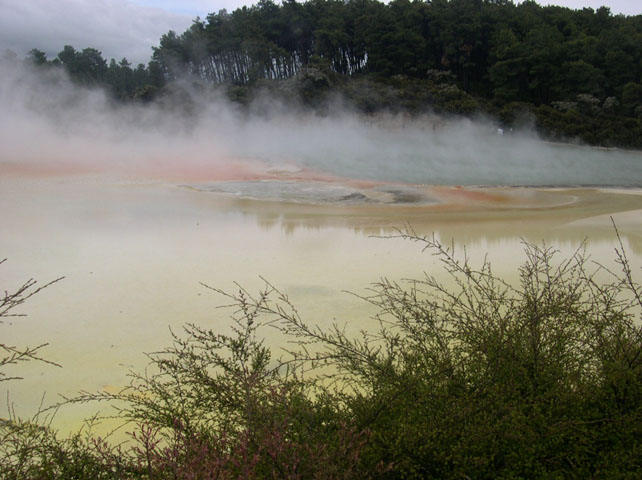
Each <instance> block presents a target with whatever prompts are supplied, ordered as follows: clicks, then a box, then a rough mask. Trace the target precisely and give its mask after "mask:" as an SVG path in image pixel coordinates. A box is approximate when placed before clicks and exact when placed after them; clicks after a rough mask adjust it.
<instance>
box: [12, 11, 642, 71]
mask: <svg viewBox="0 0 642 480" xmlns="http://www.w3.org/2000/svg"><path fill="white" fill-rule="evenodd" d="M257 1H258V0H245V1H244V0H0V52H1V51H2V50H4V49H11V50H13V51H14V52H16V53H17V54H18V55H19V56H20V57H22V56H24V55H26V53H27V52H28V51H29V50H31V49H32V48H38V49H40V50H44V51H45V52H47V54H48V56H49V58H52V57H54V56H55V55H56V54H57V53H58V52H59V51H60V50H62V48H63V46H64V45H73V46H74V47H76V48H78V49H82V48H86V47H93V48H96V49H98V50H100V51H101V52H102V53H103V56H104V57H105V58H108V59H109V58H116V59H117V60H120V59H121V58H122V57H127V59H129V61H130V62H132V63H134V64H136V63H139V62H142V63H147V61H148V60H149V58H150V56H151V53H152V50H151V47H152V46H153V45H158V41H159V39H160V37H161V35H163V34H164V33H167V32H168V31H169V30H175V31H176V32H179V33H181V32H183V31H185V29H186V28H187V27H189V25H190V24H191V22H192V20H193V19H194V18H195V17H196V16H200V17H205V16H206V15H207V14H208V13H210V12H217V11H219V10H220V9H222V8H226V9H227V10H228V11H232V10H234V9H235V8H237V7H239V6H242V5H251V4H253V3H256V2H257ZM540 3H541V4H547V3H554V4H557V5H563V6H567V7H570V8H582V7H584V6H588V7H592V8H598V7H599V6H601V5H603V4H604V5H606V6H609V7H610V8H611V11H612V12H613V13H614V14H618V13H623V14H626V15H639V14H642V1H640V0H566V1H565V0H554V1H550V0H540Z"/></svg>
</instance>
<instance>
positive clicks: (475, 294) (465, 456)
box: [1, 232, 642, 479]
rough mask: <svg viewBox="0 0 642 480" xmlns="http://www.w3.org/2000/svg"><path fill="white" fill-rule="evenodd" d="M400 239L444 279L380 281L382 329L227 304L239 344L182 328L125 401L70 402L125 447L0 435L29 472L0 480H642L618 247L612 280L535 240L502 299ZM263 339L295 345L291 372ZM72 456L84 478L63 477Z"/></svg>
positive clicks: (629, 287)
mask: <svg viewBox="0 0 642 480" xmlns="http://www.w3.org/2000/svg"><path fill="white" fill-rule="evenodd" d="M401 236H403V237H405V238H407V239H409V240H411V241H414V242H418V243H419V244H420V245H421V246H422V248H424V249H426V250H429V251H431V252H432V253H434V254H435V255H437V256H438V257H439V258H440V259H441V261H442V262H443V266H444V268H445V270H446V271H447V272H448V273H449V276H450V280H449V281H448V282H447V284H446V283H443V282H441V281H439V280H437V279H436V278H435V277H432V276H429V275H426V276H425V277H424V278H421V279H415V280H408V281H404V282H402V283H394V282H389V281H382V282H380V283H379V284H377V285H375V286H374V287H373V289H372V291H371V293H370V294H369V295H368V296H366V297H364V301H367V302H370V303H372V304H374V305H375V306H376V307H378V311H379V314H378V315H377V316H376V319H375V320H376V321H377V325H378V328H372V329H370V330H369V332H366V333H363V334H362V335H361V336H359V337H358V338H353V337H350V336H348V335H347V334H345V333H344V331H343V330H342V329H340V328H338V327H335V328H332V329H321V328H319V327H314V326H310V325H308V324H306V323H305V322H304V321H303V320H302V318H301V317H300V316H299V314H298V312H297V310H296V309H295V308H294V306H293V305H292V304H291V302H290V301H289V299H288V298H287V296H286V295H284V294H283V293H281V292H279V291H278V290H277V289H276V288H274V287H273V286H272V285H270V284H268V283H266V285H265V289H264V290H263V291H261V292H259V294H258V295H256V296H252V295H250V294H249V293H248V292H247V291H245V290H244V289H242V288H240V289H239V291H238V292H237V293H226V292H221V291H219V293H222V294H223V295H225V296H226V297H228V298H229V299H230V300H231V303H232V304H233V308H234V313H233V319H234V323H233V325H234V331H233V333H232V334H231V335H222V334H220V333H217V332H215V331H212V330H207V329H203V328H201V327H197V326H194V325H190V326H187V327H186V329H185V333H184V335H180V336H179V335H175V336H174V341H173V344H172V346H171V347H169V348H167V349H166V350H165V351H163V352H160V353H157V354H152V355H150V359H151V365H150V370H149V371H148V372H147V373H145V374H142V375H136V376H134V377H133V378H132V383H131V386H130V387H129V388H128V389H126V390H124V391H123V392H121V393H119V394H116V395H112V394H104V393H100V394H89V393H87V394H83V395H81V396H80V397H78V398H76V399H74V400H73V401H76V402H79V401H106V402H109V403H110V404H111V405H113V406H115V407H116V408H118V409H119V414H120V415H121V416H122V418H123V419H126V420H129V421H131V422H132V425H133V427H132V428H133V429H134V431H135V432H136V433H134V434H133V437H132V438H133V442H132V444H131V445H130V446H125V445H123V446H121V447H113V446H109V445H108V444H106V443H104V442H101V441H100V440H96V439H92V438H90V437H87V438H86V439H84V440H83V439H82V438H81V437H80V436H77V437H73V438H72V439H71V440H66V441H60V440H57V439H55V437H54V436H53V434H51V433H50V432H49V431H47V430H42V429H29V428H26V427H25V428H23V429H22V430H20V429H17V428H16V424H15V423H14V424H6V425H4V426H3V427H1V429H2V435H4V436H5V437H4V438H10V439H11V442H6V441H5V442H4V443H3V444H2V445H3V446H2V455H4V458H5V459H15V458H17V457H18V456H21V457H20V458H21V463H20V464H16V463H15V462H13V463H11V462H8V461H5V462H1V463H2V465H4V466H5V467H4V471H5V478H158V479H164V478H291V479H294V478H326V479H329V478H459V479H465V478H471V479H473V478H637V477H638V476H639V473H640V471H641V469H642V460H640V459H642V327H641V326H640V311H641V309H642V291H641V289H640V287H639V286H638V285H637V284H636V283H634V281H633V277H632V273H631V268H630V265H629V262H628V260H627V258H626V256H625V253H624V251H623V250H622V249H620V250H616V252H617V262H618V263H619V266H620V267H621V272H620V273H615V272H610V271H608V270H606V269H604V268H602V267H599V266H598V267H591V264H590V263H589V262H588V260H587V258H586V256H585V253H584V250H583V249H579V250H578V251H577V252H576V253H575V254H574V255H573V256H571V257H570V258H567V259H563V260H558V259H557V254H556V252H555V251H554V250H553V249H551V248H547V247H540V246H535V245H529V244H527V245H525V254H526V259H525V261H524V263H523V265H522V266H521V267H520V269H519V277H520V281H519V284H518V285H510V284H508V283H506V282H505V281H504V280H502V279H501V278H498V277H497V276H495V275H494V274H493V272H492V269H491V266H490V264H489V263H486V262H484V263H483V265H482V266H481V268H479V269H473V268H472V267H471V266H470V264H469V262H468V259H467V258H465V257H464V258H458V257H456V256H455V254H454V252H453V250H452V249H449V248H445V247H443V246H442V245H441V244H439V243H438V242H436V241H434V240H431V239H428V238H423V237H418V236H417V235H415V234H414V233H412V232H405V233H403V234H402V235H401ZM604 276H607V277H608V278H610V280H608V279H607V280H606V281H604V280H600V281H598V277H599V278H603V277H604ZM265 328H272V329H273V328H276V329H278V330H279V331H280V332H281V333H282V334H283V335H284V340H289V341H290V342H293V343H291V344H290V345H291V348H290V349H289V351H288V352H286V353H284V356H283V358H281V359H276V358H274V357H273V355H272V352H270V351H269V349H267V348H266V347H265V346H264V345H263V343H262V341H261V339H260V338H261V332H262V330H263V329H265ZM12 432H13V433H12ZM11 435H13V436H11ZM34 435H35V436H36V437H34ZM38 435H44V436H46V437H47V439H48V440H47V441H44V440H42V441H32V442H29V441H28V440H29V439H30V438H31V439H33V438H37V436H38ZM74 439H75V440H74ZM81 440H82V441H81ZM55 452H62V453H60V454H59V455H58V456H56V455H54V453H55ZM70 458H73V459H78V461H79V462H81V463H82V462H84V466H85V467H86V470H84V471H83V470H82V468H76V470H73V471H74V472H76V473H74V476H69V475H67V474H66V473H63V468H71V467H69V465H67V464H68V463H69V461H70V460H69V459H70ZM25 465H29V469H28V470H25V468H24V466H25ZM76 467H78V465H76ZM20 468H22V470H21V469H20ZM66 471H71V470H66ZM66 471H65V472H66ZM96 472H101V473H100V475H99V474H98V473H96Z"/></svg>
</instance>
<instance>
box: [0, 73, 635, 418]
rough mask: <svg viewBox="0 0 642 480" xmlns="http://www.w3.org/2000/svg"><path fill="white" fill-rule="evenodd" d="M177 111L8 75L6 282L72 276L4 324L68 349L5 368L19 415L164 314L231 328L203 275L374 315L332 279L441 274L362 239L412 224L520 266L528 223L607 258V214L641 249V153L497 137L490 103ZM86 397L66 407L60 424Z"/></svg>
mask: <svg viewBox="0 0 642 480" xmlns="http://www.w3.org/2000/svg"><path fill="white" fill-rule="evenodd" d="M52 75H54V74H53V73H52ZM172 112H173V111H172V110H171V109H169V107H168V106H167V105H148V106H144V107H143V106H138V107H127V108H125V107H114V106H112V105H111V104H110V103H109V102H108V101H107V100H106V99H105V98H104V97H103V96H102V95H101V94H100V93H98V92H93V91H87V90H78V89H76V88H75V87H72V86H70V85H69V84H68V83H67V81H66V79H65V78H64V77H58V76H55V77H52V78H50V79H49V81H47V82H42V81H41V80H37V79H34V78H32V76H31V75H30V74H29V72H28V71H26V70H23V69H22V68H16V69H15V70H9V71H7V70H3V72H2V74H0V142H2V145H3V148H2V150H1V151H0V207H1V208H2V210H3V212H4V213H3V225H2V229H1V230H0V258H4V257H7V258H8V261H7V262H6V263H5V264H3V265H2V266H0V278H2V285H0V287H1V288H3V289H6V290H9V291H11V290H12V289H15V288H17V287H18V286H19V285H20V284H21V283H22V282H24V281H25V280H27V279H28V278H29V277H34V278H36V279H38V280H39V281H40V282H41V283H42V282H46V281H48V280H51V279H53V278H56V277H58V276H61V275H64V276H65V277H66V278H65V280H63V281H62V282H60V283H58V284H56V285H54V286H52V287H50V288H49V289H47V290H45V291H44V292H42V293H41V294H39V295H38V296H37V297H34V298H33V299H31V300H30V301H29V302H28V303H27V304H25V305H24V307H22V308H21V312H22V313H26V314H28V317H26V318H19V319H17V320H16V321H12V322H11V324H9V323H5V324H4V325H1V326H0V329H1V330H2V335H3V338H7V339H8V343H11V344H16V345H37V344H40V343H43V342H49V343H50V346H49V347H48V348H47V349H46V350H45V351H43V354H44V355H45V356H46V357H47V358H49V359H51V360H53V361H55V362H58V363H60V364H62V365H63V368H62V369H56V368H54V367H51V366H48V365H43V364H38V363H31V364H27V365H23V366H20V370H19V371H20V373H21V374H22V375H23V376H25V377H26V379H25V380H23V381H20V382H13V383H11V384H8V385H2V387H3V388H4V389H7V390H9V391H10V392H11V399H12V401H14V402H15V404H16V405H18V406H19V411H18V412H17V413H18V414H22V415H25V416H28V415H30V414H32V413H33V412H35V410H36V409H37V407H38V404H39V403H40V399H41V395H42V393H43V392H45V391H46V392H48V393H47V394H48V397H47V398H49V399H50V400H51V401H52V402H53V401H55V399H56V394H58V393H62V394H64V395H67V396H70V395H73V394H75V393H76V392H78V391H79V390H89V391H100V390H107V391H114V390H116V389H119V388H121V387H122V386H124V385H125V384H126V383H127V378H126V373H127V371H128V370H129V369H135V370H138V371H140V370H142V369H143V368H144V366H145V363H146V358H145V356H144V355H143V353H142V352H145V351H154V350H157V349H159V348H162V347H163V346H164V345H167V344H168V343H169V341H170V336H169V331H168V327H169V326H171V327H172V328H173V329H174V330H175V331H178V330H180V326H181V325H182V324H184V323H186V322H194V323H198V324H201V325H206V326H208V327H211V328H216V329H221V330H222V331H225V329H226V328H227V326H228V321H227V316H226V312H224V311H221V310H217V309H216V308H215V307H216V306H217V305H220V304H221V303H225V302H224V301H223V299H220V298H216V296H214V295H213V294H212V293H211V292H210V291H208V290H207V289H205V288H204V287H202V286H201V285H200V284H199V282H204V283H207V284H208V285H212V286H215V287H221V288H224V289H236V288H237V287H236V286H234V284H233V282H234V281H237V282H239V283H240V284H241V285H244V286H247V287H248V288H249V289H250V290H256V289H257V288H259V287H260V286H261V284H262V281H261V280H260V278H259V275H262V276H263V277H265V278H267V279H268V280H269V281H270V282H272V283H273V284H274V285H276V286H278V287H279V288H281V289H282V290H283V291H284V292H286V293H288V294H289V295H290V296H291V298H292V301H293V302H294V303H295V304H296V305H297V306H298V307H299V309H300V313H301V314H302V316H304V318H306V319H308V320H309V321H310V322H311V323H319V324H320V325H324V326H329V325H330V324H331V323H332V322H333V321H335V320H336V321H338V322H339V323H341V324H344V323H345V324H346V325H347V328H348V329H354V330H355V331H356V330H358V329H361V328H366V329H367V328H368V326H369V324H370V323H369V322H370V319H369V316H370V315H371V314H372V313H373V312H372V311H370V310H369V308H368V307H367V305H365V304H364V302H363V301H362V300H360V299H358V298H356V297H354V296H351V295H348V294H345V293H343V291H345V290H348V291H352V292H357V293H363V292H364V291H365V290H364V289H365V288H366V287H367V286H368V285H369V284H370V283H371V282H376V281H378V280H379V279H380V278H381V277H383V276H387V277H390V278H391V279H402V278H406V277H417V276H421V275H422V273H423V272H424V271H425V270H427V271H429V272H430V273H436V274H440V273H439V272H440V270H439V266H438V264H437V262H436V261H435V259H434V258H433V257H431V256H430V255H429V254H426V253H424V254H422V253H421V252H420V251H419V250H418V249H417V248H416V245H413V244H411V243H409V242H405V241H402V240H400V239H381V238H373V237H371V235H372V234H374V235H386V234H392V233H394V232H395V230H394V228H395V227H404V225H407V224H410V225H412V226H413V228H415V230H416V231H417V232H418V233H419V234H426V235H430V234H432V233H435V234H436V235H437V237H438V238H440V239H442V241H444V242H448V243H449V242H450V241H451V239H453V240H454V242H455V245H456V247H457V249H458V251H459V250H461V249H463V247H464V246H466V248H467V253H468V255H469V256H470V257H471V258H472V259H473V264H476V265H479V264H480V262H481V261H482V258H483V255H484V254H485V253H488V254H489V259H490V260H491V262H493V265H494V266H495V273H497V274H500V275H503V274H506V275H507V276H508V277H509V278H511V279H516V278H517V277H516V273H515V270H516V266H517V265H518V264H519V262H520V261H521V260H522V259H523V257H522V256H521V251H522V246H521V244H520V241H521V238H524V239H527V240H529V241H534V242H540V241H542V240H546V241H547V243H552V244H554V245H557V246H559V247H560V249H561V250H562V251H563V253H566V254H568V253H570V252H572V251H574V250H575V249H576V248H577V246H578V245H579V244H580V243H581V242H582V240H584V238H586V237H588V238H589V242H588V247H589V251H590V252H592V253H593V255H594V258H595V259H596V260H598V261H601V262H609V261H610V260H611V259H612V258H613V248H614V247H615V246H616V245H617V243H616V238H615V235H614V232H613V229H612V226H611V223H610V219H609V217H610V216H611V215H613V216H614V218H615V220H616V223H617V224H618V228H619V230H620V232H621V235H622V238H623V241H624V244H625V247H626V248H627V251H628V253H629V256H630V258H631V260H632V263H633V266H634V267H635V268H637V267H638V266H639V265H640V264H641V263H642V262H641V261H640V260H641V259H642V227H641V225H642V221H641V220H642V214H641V212H642V196H641V191H640V189H639V188H632V187H640V183H641V179H642V162H641V161H640V154H639V153H638V152H624V151H606V150H601V149H590V148H587V147H580V146H562V145H552V144H546V143H544V142H541V141H539V140H538V139H537V138H536V137H535V136H534V135H533V134H532V133H529V132H527V131H525V132H514V133H512V134H509V133H505V134H504V135H501V136H500V135H498V134H497V127H496V125H494V124H493V122H491V121H481V120H480V121H479V122H472V121H468V120H445V119H441V118H438V117H435V116H432V115H428V114H427V115H426V116H425V117H423V118H419V119H415V120H410V119H406V118H403V117H398V116H380V117H377V118H363V117H361V116H359V115H357V114H354V113H353V112H351V111H350V110H349V109H346V108H345V107H342V106H341V103H340V102H339V101H338V102H337V107H336V109H335V110H334V113H333V114H332V115H328V116H325V117H318V116H314V115H310V114H304V113H301V112H300V111H298V112H292V111H289V110H287V109H285V107H284V106H282V105H276V104H273V103H271V102H270V100H269V99H264V100H263V101H262V103H261V104H260V105H256V106H255V107H254V108H253V109H251V111H250V112H249V113H248V112H241V111H238V110H236V109H235V108H234V107H232V106H230V105H228V104H227V103H225V102H224V101H222V100H220V99H208V101H207V102H204V101H202V102H200V103H198V104H197V110H196V111H195V112H194V111H192V112H191V113H189V114H186V113H183V114H178V113H172ZM253 112H254V113H253ZM458 185H496V186H507V185H508V186H510V185H546V186H562V185H563V186H576V185H580V186H588V185H601V186H609V187H618V188H619V187H627V189H626V190H621V189H620V190H618V189H617V188H611V189H610V190H598V189H590V188H574V189H567V188H556V189H546V188H542V189H537V188H458V187H457V186H458ZM638 270H639V269H638ZM267 341H268V344H273V346H276V347H279V346H280V344H279V342H280V339H277V338H268V339H267ZM0 393H3V392H0ZM97 409H98V407H97V406H90V407H88V408H86V409H80V410H75V409H69V408H67V409H62V410H61V411H60V412H59V414H58V415H59V416H58V418H57V422H58V423H57V425H60V426H63V427H65V428H68V427H69V426H73V425H76V424H77V423H78V422H79V421H80V416H81V413H79V412H82V415H86V414H87V415H88V414H90V413H92V412H94V411H96V410H97ZM0 416H2V415H0Z"/></svg>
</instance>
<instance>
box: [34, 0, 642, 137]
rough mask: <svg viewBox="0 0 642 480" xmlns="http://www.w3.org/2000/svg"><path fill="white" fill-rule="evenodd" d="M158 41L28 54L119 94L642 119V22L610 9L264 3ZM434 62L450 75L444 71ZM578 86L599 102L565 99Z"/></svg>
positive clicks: (615, 123)
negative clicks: (187, 90) (138, 52)
mask: <svg viewBox="0 0 642 480" xmlns="http://www.w3.org/2000/svg"><path fill="white" fill-rule="evenodd" d="M153 51H154V53H153V59H152V61H150V62H149V64H148V65H147V66H144V65H138V66H137V67H136V68H132V66H131V65H130V64H129V62H127V60H126V59H123V60H121V61H120V62H116V61H115V60H113V59H112V60H111V61H110V62H106V60H104V59H103V58H102V56H101V53H100V52H98V51H97V50H95V49H93V48H86V49H84V50H82V51H76V50H75V49H74V48H73V47H72V46H69V45H67V46H65V47H64V49H63V50H62V51H61V52H60V53H59V54H58V58H56V59H54V60H52V61H47V59H46V56H45V55H44V53H43V52H41V51H39V50H36V49H34V50H32V51H31V52H30V54H29V57H28V62H29V63H32V64H34V65H36V66H40V67H42V66H51V65H57V66H62V67H63V68H64V69H65V70H66V71H67V72H68V73H69V75H70V76H71V77H72V79H74V80H75V81H77V82H79V83H82V84H84V85H94V86H96V85H97V86H102V87H105V88H106V89H107V90H108V91H109V92H110V93H111V95H112V96H113V97H114V98H115V99H118V100H120V101H131V100H135V101H144V102H148V101H151V100H154V99H155V98H158V97H169V96H171V95H172V92H175V91H177V90H180V88H181V87H180V86H168V87H167V88H165V87H166V86H167V85H168V84H170V83H171V82H175V81H180V83H179V85H184V84H191V85H193V84H195V83H200V84H201V85H203V86H217V85H221V84H224V85H226V88H227V90H228V97H229V98H231V99H232V100H234V101H238V102H240V103H243V104H247V103H248V102H250V101H251V99H252V98H255V97H256V96H257V95H260V92H261V91H263V90H265V89H267V90H268V91H269V92H270V93H271V94H274V95H276V96H277V97H279V98H284V99H285V101H286V103H287V102H291V101H293V100H298V101H299V102H300V103H302V104H303V105H305V106H307V107H308V108H313V109H319V110H320V111H321V112H323V111H324V110H325V109H326V108H327V107H328V104H329V103H331V101H332V100H333V99H335V98H336V94H337V93H339V94H340V95H343V96H344V97H345V98H346V99H348V100H349V101H351V102H352V103H353V105H354V106H355V107H356V108H358V109H360V110H362V111H364V112H366V113H375V112H378V111H383V110H390V111H404V112H409V113H411V114H414V113H422V112H425V111H428V110H430V111H436V112H438V113H442V112H444V113H453V114H463V115H475V114H478V113H480V112H481V113H484V114H490V115H491V116H492V115H495V114H497V113H498V112H501V114H500V117H501V120H502V121H503V122H505V119H507V118H508V119H509V118H511V115H510V112H508V110H510V109H511V108H512V107H510V104H515V103H521V104H525V105H528V110H530V111H531V112H534V114H535V115H536V116H537V117H538V118H537V119H536V123H537V124H538V125H539V126H540V127H541V128H540V132H541V133H543V134H544V135H546V136H547V137H548V138H552V139H572V140H577V139H580V140H582V141H585V142H588V143H590V144H599V145H604V146H614V145H615V146H620V147H635V148H640V147H642V143H641V142H642V141H641V140H640V135H639V129H638V125H637V123H635V122H633V123H630V122H629V124H627V120H629V119H639V118H642V101H641V100H640V98H639V97H640V94H639V93H640V92H639V90H640V88H639V87H640V83H639V82H640V79H641V78H642V61H641V59H642V22H640V20H639V16H638V17H624V16H621V15H618V16H613V15H611V13H610V11H609V9H608V8H601V9H598V10H597V11H594V10H592V9H582V10H571V9H568V8H562V7H555V6H550V7H542V6H540V5H538V4H537V3H536V2H534V1H528V2H521V3H520V4H519V5H515V4H514V3H513V2H508V1H495V0H450V1H447V0H434V1H431V2H418V1H408V0H395V1H392V2H389V3H387V4H384V3H381V2H379V1H377V0H347V1H339V0H311V1H307V2H302V3H298V2H297V1H296V0H287V1H284V2H282V3H281V4H277V3H275V2H272V1H267V0H262V1H260V2H258V3H257V4H256V5H253V6H251V7H242V8H238V9H236V10H234V11H233V12H231V13H230V12H227V11H226V10H221V11H219V12H218V13H211V14H209V15H208V16H207V18H206V19H205V20H201V19H200V18H197V19H196V20H195V21H194V22H193V24H192V25H191V27H190V28H189V29H188V30H186V31H185V32H183V33H182V34H180V33H177V32H174V31H169V32H168V33H166V34H165V35H163V36H162V37H161V39H160V42H159V46H158V47H154V48H153ZM435 73H437V74H443V75H444V76H450V78H449V79H448V81H446V82H444V81H439V82H436V81H435V77H436V75H435ZM444 78H445V77H444ZM397 79H403V81H399V80H397ZM413 89H414V91H413ZM579 96H583V97H581V98H588V97H586V96H590V97H593V98H594V99H595V105H594V106H593V107H590V108H587V107H588V104H587V103H586V102H579V104H578V106H579V107H578V108H569V104H570V103H573V102H577V101H578V97H579ZM329 100H330V102H328V101H329ZM607 100H608V101H607ZM605 102H606V103H605ZM170 103H171V101H170ZM547 107H553V108H554V109H557V110H559V111H561V112H562V113H564V114H567V113H570V110H576V111H577V113H578V114H579V116H577V115H575V114H570V115H566V116H560V115H554V114H552V113H551V112H550V111H548V109H547ZM560 107H562V108H560ZM507 109H508V110H507ZM571 117H572V118H571ZM572 122H580V124H579V125H574V124H573V123H572ZM627 125H628V126H627ZM504 126H505V127H513V126H517V125H515V124H512V123H504ZM631 126H632V128H631Z"/></svg>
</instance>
